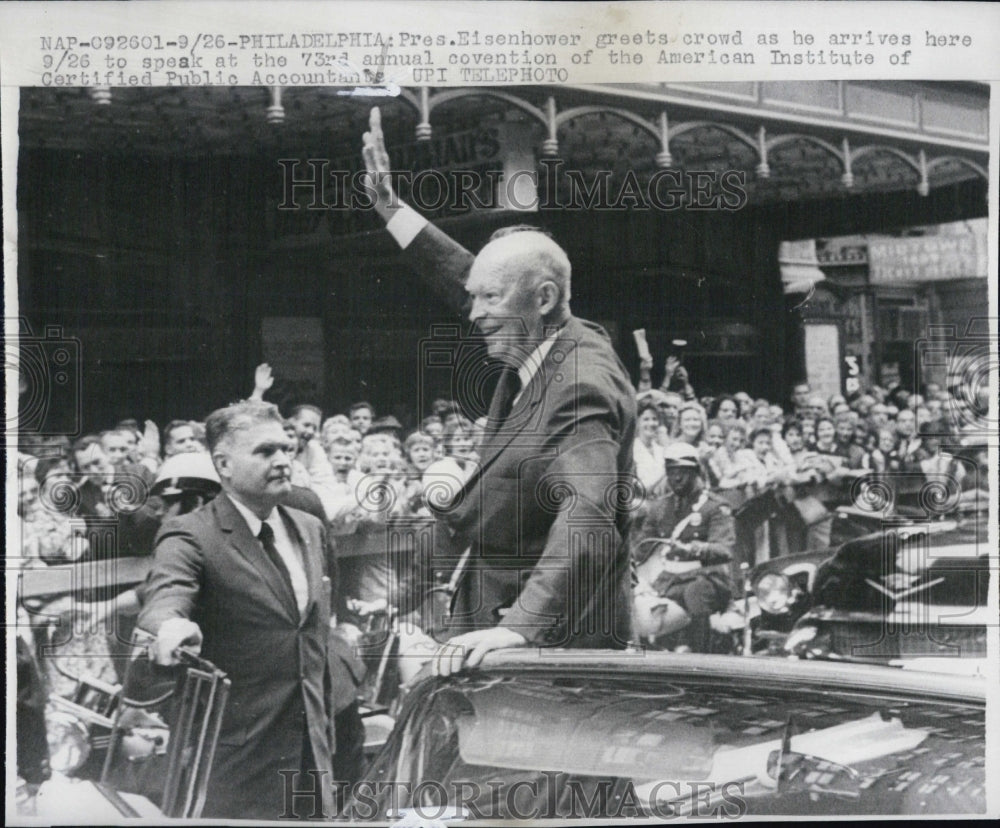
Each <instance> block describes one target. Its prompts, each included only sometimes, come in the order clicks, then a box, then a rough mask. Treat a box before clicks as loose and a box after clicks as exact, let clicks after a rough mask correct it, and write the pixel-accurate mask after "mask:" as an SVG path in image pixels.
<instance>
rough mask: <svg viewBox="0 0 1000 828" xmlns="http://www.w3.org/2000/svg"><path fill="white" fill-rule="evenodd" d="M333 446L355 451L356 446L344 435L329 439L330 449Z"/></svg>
mask: <svg viewBox="0 0 1000 828" xmlns="http://www.w3.org/2000/svg"><path fill="white" fill-rule="evenodd" d="M335 448H342V449H345V448H349V449H351V450H353V451H357V450H358V447H357V446H356V445H355V444H354V441H353V440H348V439H347V438H346V437H341V436H337V437H334V438H333V439H332V440H331V441H330V450H331V451H332V450H333V449H335Z"/></svg>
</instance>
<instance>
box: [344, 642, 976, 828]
mask: <svg viewBox="0 0 1000 828" xmlns="http://www.w3.org/2000/svg"><path fill="white" fill-rule="evenodd" d="M985 694H986V682H985V680H984V679H982V678H978V677H955V676H943V675H938V674H933V673H927V674H923V673H916V672H910V671H903V670H895V669H891V668H888V667H881V666H868V665H853V664H852V665H841V664H829V663H822V662H811V661H797V660H787V659H786V660H778V659H754V658H739V657H733V656H712V655H697V654H685V655H681V654H676V653H665V652H651V651H639V650H636V651H624V652H620V653H611V652H602V651H583V650H579V651H576V650H542V651H539V650H534V649H531V650H529V649H524V650H508V651H501V652H496V653H491V654H490V655H489V656H487V658H486V659H485V661H484V662H483V665H482V667H481V668H480V669H478V670H475V671H471V672H467V673H462V674H458V675H455V676H451V677H449V678H447V679H444V678H434V677H428V678H426V679H424V680H423V681H421V682H418V683H417V684H416V685H415V686H414V688H413V689H412V691H411V692H410V693H409V695H408V697H407V699H406V701H405V703H404V705H403V708H402V711H401V713H400V716H399V718H398V720H397V725H396V728H395V730H394V731H393V734H392V736H391V737H390V739H389V741H388V742H387V743H386V745H385V747H384V748H383V750H382V752H381V753H380V754H379V756H378V757H377V758H376V760H375V761H374V763H373V764H372V766H371V767H370V769H369V771H368V773H367V775H366V777H365V779H364V780H363V781H362V783H361V784H360V785H359V786H358V787H357V788H356V789H355V791H354V798H353V800H352V801H351V802H350V803H349V805H348V808H347V810H346V813H345V814H344V816H346V817H347V818H348V819H352V820H386V819H396V818H406V817H411V816H412V815H416V816H417V817H419V818H424V819H438V820H444V821H445V822H447V823H459V822H466V821H468V822H473V823H475V822H477V821H491V822H496V821H497V820H506V819H546V818H554V819H576V818H591V819H600V820H602V821H603V822H604V823H607V822H611V821H617V820H619V819H621V820H625V819H629V820H635V819H639V820H642V819H647V820H650V821H654V822H662V821H663V820H664V819H670V818H675V817H680V816H688V817H706V818H707V817H715V818H720V817H722V818H725V817H729V818H736V817H742V816H751V817H755V816H760V815H777V814H783V815H785V814H787V815H828V814H883V815H897V814H925V813H941V814H957V813H968V814H972V813H982V812H983V811H984V810H985V808H986V793H985V721H984V715H985Z"/></svg>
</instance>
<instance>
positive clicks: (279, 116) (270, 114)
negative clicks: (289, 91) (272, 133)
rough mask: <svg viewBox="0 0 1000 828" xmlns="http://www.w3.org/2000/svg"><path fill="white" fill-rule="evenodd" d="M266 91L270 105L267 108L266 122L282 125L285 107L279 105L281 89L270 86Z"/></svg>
mask: <svg viewBox="0 0 1000 828" xmlns="http://www.w3.org/2000/svg"><path fill="white" fill-rule="evenodd" d="M268 91H269V92H270V95H271V105H270V106H268V108H267V122H268V123H269V124H283V123H284V122H285V107H283V106H282V105H281V87H280V86H272V87H271V88H270V89H269V90H268Z"/></svg>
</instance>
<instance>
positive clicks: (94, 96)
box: [87, 86, 111, 106]
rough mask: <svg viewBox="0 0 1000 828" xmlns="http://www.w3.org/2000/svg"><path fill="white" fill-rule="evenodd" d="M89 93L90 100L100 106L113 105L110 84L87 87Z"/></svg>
mask: <svg viewBox="0 0 1000 828" xmlns="http://www.w3.org/2000/svg"><path fill="white" fill-rule="evenodd" d="M87 94H88V95H90V100H92V101H93V102H94V103H95V104H97V105H98V106H111V87H110V86H91V87H89V88H88V89H87Z"/></svg>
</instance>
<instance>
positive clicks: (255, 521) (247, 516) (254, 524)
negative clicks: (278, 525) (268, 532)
mask: <svg viewBox="0 0 1000 828" xmlns="http://www.w3.org/2000/svg"><path fill="white" fill-rule="evenodd" d="M229 499H230V501H232V504H233V506H235V507H236V511H237V512H239V513H240V515H242V516H243V520H245V521H246V522H247V526H249V527H250V534H251V535H253V536H254V537H257V536H258V535H259V534H260V527H261V526H262V525H263V524H264V521H263V520H261V519H260V518H259V517H257V515H255V514H254V513H253V512H251V511H250V509H249V508H247V507H246V506H244V505H243V504H242V503H240V502H239V501H238V500H237V499H236V497H235V496H233V495H232V494H230V495H229ZM274 516H275V510H274V509H272V510H271V514H269V515H268V516H267V518H266V520H267V522H268V523H270V522H271V521H272V519H273V518H274Z"/></svg>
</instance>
